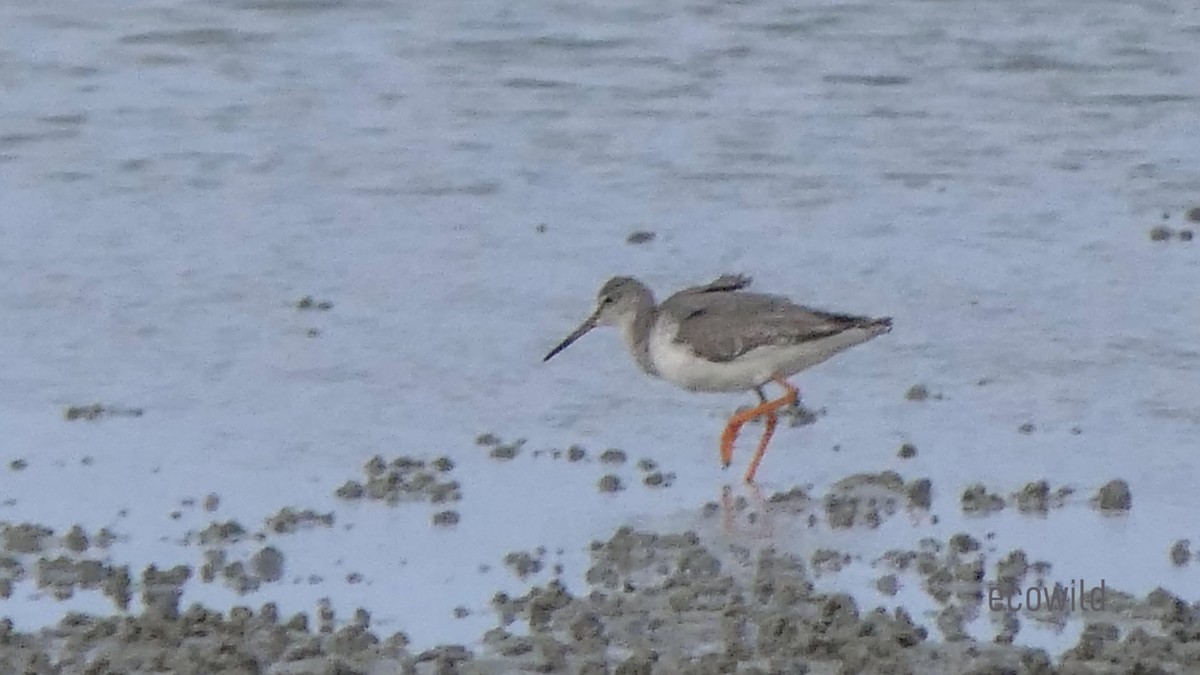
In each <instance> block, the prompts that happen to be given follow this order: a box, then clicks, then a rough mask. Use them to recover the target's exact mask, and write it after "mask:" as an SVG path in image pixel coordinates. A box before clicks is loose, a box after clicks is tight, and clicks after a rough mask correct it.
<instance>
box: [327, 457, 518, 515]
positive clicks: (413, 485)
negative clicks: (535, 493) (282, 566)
mask: <svg viewBox="0 0 1200 675" xmlns="http://www.w3.org/2000/svg"><path fill="white" fill-rule="evenodd" d="M489 440H490V439H489ZM496 442H497V443H498V442H499V439H496ZM520 442H521V443H523V442H524V441H520ZM514 456H515V454H514ZM453 470H454V462H453V461H452V460H451V459H450V458H448V457H438V458H436V459H433V460H431V461H428V462H427V461H426V460H424V459H418V458H415V457H408V456H400V457H397V458H395V459H392V460H391V461H387V460H385V459H383V457H380V456H379V455H375V456H374V457H372V458H371V459H369V460H367V463H366V464H365V465H364V466H363V480H361V481H359V480H348V481H346V482H345V483H343V484H342V486H341V487H339V488H338V489H337V490H336V491H335V492H334V495H335V496H337V497H338V498H339V499H342V500H345V501H359V500H369V501H379V502H384V503H386V504H388V505H390V506H395V505H397V504H401V503H405V502H429V503H432V504H443V503H451V502H457V501H459V500H461V499H462V486H461V485H460V484H459V482H458V481H457V480H454V479H452V478H451V477H450V474H451V473H453ZM329 517H330V518H332V514H329Z"/></svg>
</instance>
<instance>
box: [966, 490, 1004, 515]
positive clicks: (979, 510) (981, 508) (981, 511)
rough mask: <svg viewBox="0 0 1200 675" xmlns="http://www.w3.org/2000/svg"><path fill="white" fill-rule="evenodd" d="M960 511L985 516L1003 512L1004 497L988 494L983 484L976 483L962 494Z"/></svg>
mask: <svg viewBox="0 0 1200 675" xmlns="http://www.w3.org/2000/svg"><path fill="white" fill-rule="evenodd" d="M961 503H962V511H963V513H970V514H975V515H986V514H989V513H995V512H996V511H1000V510H1003V509H1004V507H1005V506H1006V503H1005V501H1004V497H1001V496H1000V495H998V494H994V493H991V492H988V490H987V487H985V486H984V485H983V483H976V484H974V485H972V486H970V487H968V488H967V489H966V490H963V493H962V499H961Z"/></svg>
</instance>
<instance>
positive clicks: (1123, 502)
mask: <svg viewBox="0 0 1200 675" xmlns="http://www.w3.org/2000/svg"><path fill="white" fill-rule="evenodd" d="M1092 503H1093V504H1094V505H1095V506H1096V508H1098V509H1100V510H1101V511H1108V512H1114V511H1128V510H1129V509H1131V508H1133V493H1132V492H1130V491H1129V483H1126V482H1125V481H1123V480H1121V479H1119V478H1118V479H1115V480H1110V481H1109V482H1107V483H1105V484H1104V485H1103V486H1102V487H1101V488H1100V489H1099V490H1098V491H1097V492H1096V496H1095V497H1093V498H1092Z"/></svg>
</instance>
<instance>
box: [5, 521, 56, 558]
mask: <svg viewBox="0 0 1200 675" xmlns="http://www.w3.org/2000/svg"><path fill="white" fill-rule="evenodd" d="M53 537H54V530H52V529H50V528H48V527H46V526H44V525H36V524H34V523H19V524H17V525H10V524H5V525H4V532H3V541H4V550H5V551H7V552H9V553H40V552H41V551H42V550H43V549H45V548H46V547H47V546H48V545H49V544H50V543H51V540H52V539H53Z"/></svg>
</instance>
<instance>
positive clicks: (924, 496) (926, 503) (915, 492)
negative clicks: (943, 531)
mask: <svg viewBox="0 0 1200 675" xmlns="http://www.w3.org/2000/svg"><path fill="white" fill-rule="evenodd" d="M907 492H908V508H910V509H923V510H925V511H928V510H929V509H930V507H932V506H933V481H931V480H929V479H928V478H918V479H917V480H914V481H913V482H911V483H909V484H908V490H907Z"/></svg>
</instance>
